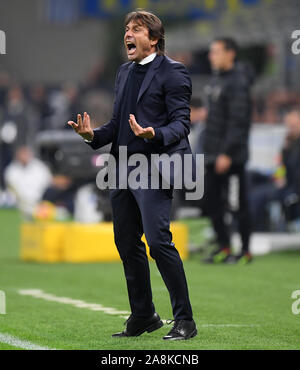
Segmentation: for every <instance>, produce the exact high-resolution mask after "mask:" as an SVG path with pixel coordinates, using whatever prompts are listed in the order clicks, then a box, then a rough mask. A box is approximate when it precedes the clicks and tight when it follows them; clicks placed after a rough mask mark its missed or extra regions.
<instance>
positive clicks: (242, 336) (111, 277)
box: [0, 210, 300, 350]
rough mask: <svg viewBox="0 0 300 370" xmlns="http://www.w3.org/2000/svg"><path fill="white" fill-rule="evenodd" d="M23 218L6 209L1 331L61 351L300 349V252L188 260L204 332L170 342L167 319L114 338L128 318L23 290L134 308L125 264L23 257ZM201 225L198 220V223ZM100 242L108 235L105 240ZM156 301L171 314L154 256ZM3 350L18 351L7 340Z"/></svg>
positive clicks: (1, 237)
mask: <svg viewBox="0 0 300 370" xmlns="http://www.w3.org/2000/svg"><path fill="white" fill-rule="evenodd" d="M19 224H20V216H19V215H18V213H17V212H16V211H14V210H0V230H1V234H0V290H3V291H4V292H5V293H6V300H7V307H6V310H7V314H6V315H0V333H5V334H9V335H13V336H15V337H17V338H19V339H21V340H26V341H30V342H33V343H35V344H37V345H40V346H46V347H50V348H56V349H96V350H101V349H110V350H113V349H136V350H137V349H147V350H149V349H154V350H155V349H165V350H169V349H170V350H174V349H193V350H195V349H300V340H299V339H300V314H299V315H294V314H293V313H292V310H291V306H292V303H293V300H292V298H291V294H292V292H293V291H294V290H300V273H299V272H300V253H299V252H284V253H274V254H271V255H267V256H263V257H257V258H255V261H254V262H253V263H252V264H250V265H247V266H227V265H214V266H210V265H209V266H207V265H203V264H202V263H200V256H199V255H194V256H192V257H191V258H190V259H188V260H186V261H184V266H185V270H186V275H187V279H188V285H189V290H190V298H191V302H192V306H193V311H194V318H195V321H196V323H197V326H198V336H197V337H195V338H193V339H191V340H188V341H180V342H171V343H169V342H165V341H163V340H162V336H163V335H165V334H166V333H167V332H168V331H169V330H170V326H168V325H165V326H164V327H163V328H161V329H160V330H157V331H155V332H153V333H151V334H148V333H145V334H143V335H142V336H140V337H137V338H119V339H116V338H111V334H112V333H114V332H116V331H120V330H123V328H124V326H123V323H124V321H125V320H124V318H120V317H118V316H113V315H108V314H106V313H104V312H96V311H90V310H88V309H84V308H77V307H73V306H70V305H66V304H62V303H57V302H48V301H44V300H41V299H36V298H33V297H30V296H22V295H20V294H19V293H18V290H19V289H41V290H43V291H44V292H47V293H51V294H54V295H56V296H64V297H69V298H73V299H80V300H84V301H86V302H89V303H98V304H99V303H100V304H102V305H103V306H105V307H113V308H116V309H118V310H127V311H129V304H128V299H127V290H126V286H125V280H124V276H123V268H122V265H121V263H95V264H63V263H61V264H38V263H25V262H22V261H21V260H20V259H19ZM193 227H194V228H195V225H194V226H193ZM99 248H101V241H99ZM150 268H151V279H152V287H153V296H154V303H155V305H156V310H157V312H158V313H159V314H160V316H161V317H162V318H163V319H172V313H171V306H170V302H169V296H168V293H167V290H166V288H165V285H164V283H163V281H162V279H161V277H160V275H159V273H158V270H157V268H156V265H155V263H154V262H151V263H150ZM0 349H16V347H12V346H10V345H8V344H4V343H0Z"/></svg>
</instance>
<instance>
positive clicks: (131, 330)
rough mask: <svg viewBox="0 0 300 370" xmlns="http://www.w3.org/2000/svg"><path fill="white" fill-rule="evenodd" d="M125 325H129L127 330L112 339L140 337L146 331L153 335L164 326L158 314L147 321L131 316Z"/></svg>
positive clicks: (116, 334)
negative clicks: (153, 332)
mask: <svg viewBox="0 0 300 370" xmlns="http://www.w3.org/2000/svg"><path fill="white" fill-rule="evenodd" d="M125 324H127V325H126V329H125V330H124V331H122V332H120V333H115V334H113V335H112V337H138V336H139V335H141V334H143V333H145V331H146V332H148V333H151V332H152V331H154V330H157V329H159V328H161V327H162V326H163V325H164V324H163V322H162V321H161V319H160V317H159V315H158V314H157V313H156V312H155V313H154V314H153V316H151V317H149V318H146V319H145V318H139V317H134V316H133V315H130V316H129V318H128V319H127V320H126V322H125Z"/></svg>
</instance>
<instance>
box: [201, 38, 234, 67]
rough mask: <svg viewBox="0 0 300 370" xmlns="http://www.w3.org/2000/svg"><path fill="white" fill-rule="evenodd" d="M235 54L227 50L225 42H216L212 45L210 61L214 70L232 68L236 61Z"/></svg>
mask: <svg viewBox="0 0 300 370" xmlns="http://www.w3.org/2000/svg"><path fill="white" fill-rule="evenodd" d="M234 56H235V55H234V52H233V51H232V50H227V49H226V48H225V45H224V43H223V42H220V41H215V42H213V43H212V44H211V45H210V50H209V55H208V57H209V61H210V63H211V67H212V69H214V70H216V71H219V70H226V69H228V68H230V67H231V65H232V63H233V61H234Z"/></svg>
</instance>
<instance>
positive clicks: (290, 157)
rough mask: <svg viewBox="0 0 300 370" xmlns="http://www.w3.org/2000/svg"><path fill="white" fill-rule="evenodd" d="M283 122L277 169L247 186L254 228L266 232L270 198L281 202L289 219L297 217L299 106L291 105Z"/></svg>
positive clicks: (299, 210)
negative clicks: (280, 150) (253, 185)
mask: <svg viewBox="0 0 300 370" xmlns="http://www.w3.org/2000/svg"><path fill="white" fill-rule="evenodd" d="M284 122H285V126H286V128H287V134H286V138H285V142H284V146H283V148H282V152H281V163H280V165H279V167H278V169H277V171H276V172H275V173H274V175H273V176H270V177H266V178H265V181H264V182H263V183H261V184H260V185H256V186H255V187H253V188H251V189H250V190H251V191H250V205H251V206H250V209H251V215H252V222H253V230H255V231H265V227H266V213H267V207H268V205H269V204H270V202H272V201H278V202H279V203H280V204H281V206H282V209H283V212H285V213H286V217H287V219H288V221H290V220H297V219H300V108H292V109H291V110H290V111H289V112H288V113H287V114H286V115H285V117H284Z"/></svg>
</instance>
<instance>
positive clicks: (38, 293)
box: [18, 289, 260, 327]
mask: <svg viewBox="0 0 300 370" xmlns="http://www.w3.org/2000/svg"><path fill="white" fill-rule="evenodd" d="M18 293H19V294H21V295H28V296H31V297H34V298H40V299H44V300H45V301H52V302H58V303H63V304H69V305H71V306H74V307H78V308H87V309H88V310H91V311H102V312H104V313H107V314H108V315H116V316H118V317H121V318H123V319H127V318H128V316H129V315H130V312H128V311H120V310H117V309H115V308H113V307H104V306H102V304H99V303H87V302H85V301H82V300H79V299H72V298H68V297H58V296H56V295H54V294H49V293H45V292H43V291H42V290H41V289H21V290H18ZM167 321H169V320H163V319H162V322H163V323H164V324H166V323H167ZM198 326H201V327H255V326H260V325H253V324H201V325H198Z"/></svg>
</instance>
